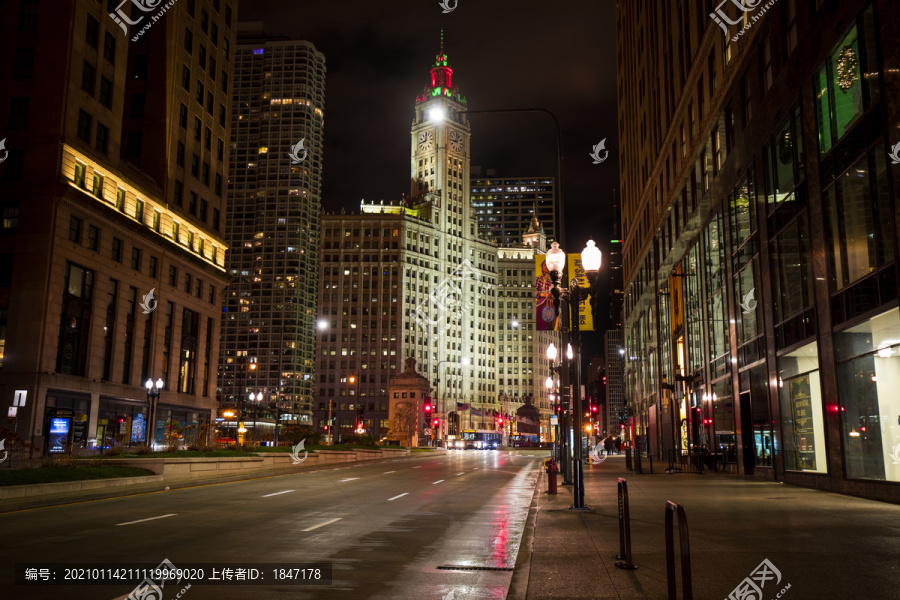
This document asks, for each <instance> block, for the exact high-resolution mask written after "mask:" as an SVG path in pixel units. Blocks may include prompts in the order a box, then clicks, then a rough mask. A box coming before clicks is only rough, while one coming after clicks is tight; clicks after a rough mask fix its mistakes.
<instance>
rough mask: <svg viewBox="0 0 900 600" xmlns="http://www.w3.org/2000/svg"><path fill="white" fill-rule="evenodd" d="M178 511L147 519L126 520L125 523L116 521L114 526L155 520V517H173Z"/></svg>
mask: <svg viewBox="0 0 900 600" xmlns="http://www.w3.org/2000/svg"><path fill="white" fill-rule="evenodd" d="M177 514H178V513H170V514H168V515H160V516H158V517H150V518H149V519H139V520H137V521H128V522H127V523H116V527H119V526H121V525H134V524H135V523H143V522H144V521H155V520H156V519H165V518H166V517H174V516H175V515H177Z"/></svg>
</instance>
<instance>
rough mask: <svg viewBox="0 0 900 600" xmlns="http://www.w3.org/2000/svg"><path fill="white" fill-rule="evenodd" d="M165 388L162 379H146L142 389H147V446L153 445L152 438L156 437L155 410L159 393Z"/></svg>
mask: <svg viewBox="0 0 900 600" xmlns="http://www.w3.org/2000/svg"><path fill="white" fill-rule="evenodd" d="M163 386H165V382H164V381H163V380H162V377H160V378H159V379H157V380H156V382H154V381H153V379H148V380H147V382H146V383H144V387H145V388H147V405H148V406H147V411H148V414H147V445H148V446H149V445H151V444H153V438H154V437H155V435H156V408H157V406H158V405H159V392H160V390H162V389H163Z"/></svg>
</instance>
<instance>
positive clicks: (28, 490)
mask: <svg viewBox="0 0 900 600" xmlns="http://www.w3.org/2000/svg"><path fill="white" fill-rule="evenodd" d="M142 468H146V467H142ZM162 481H163V476H162V475H146V476H144V477H116V478H112V479H85V480H84V481H61V482H59V483H35V484H33V485H9V486H3V487H0V500H9V499H12V498H30V497H32V496H50V495H54V494H67V493H71V492H83V491H88V490H102V489H109V488H114V487H123V486H128V485H137V484H140V483H153V482H162Z"/></svg>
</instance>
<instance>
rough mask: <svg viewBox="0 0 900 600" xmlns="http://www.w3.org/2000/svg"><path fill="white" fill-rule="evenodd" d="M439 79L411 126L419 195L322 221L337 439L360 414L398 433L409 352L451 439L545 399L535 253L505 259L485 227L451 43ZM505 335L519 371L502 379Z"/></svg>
mask: <svg viewBox="0 0 900 600" xmlns="http://www.w3.org/2000/svg"><path fill="white" fill-rule="evenodd" d="M430 75H431V76H430V84H429V85H428V86H426V89H425V91H424V93H423V94H422V95H420V96H419V97H418V98H417V100H416V103H415V118H414V121H413V125H412V129H411V132H410V133H411V147H410V168H411V175H412V186H411V190H410V196H409V198H408V199H407V198H405V197H404V198H403V199H401V200H400V201H390V202H388V203H387V204H384V203H383V202H382V203H365V202H362V203H361V205H360V212H359V213H358V214H346V213H345V212H344V211H342V213H341V214H329V215H325V216H324V217H323V219H322V230H323V236H322V241H321V253H322V261H321V265H320V268H319V280H320V282H321V284H320V288H319V308H318V320H319V330H318V343H317V349H316V360H317V371H316V399H315V402H316V406H315V419H316V426H317V427H318V428H320V430H324V428H325V427H326V426H327V425H328V424H329V415H330V417H331V418H332V419H336V421H331V423H332V425H334V426H336V427H337V429H338V432H339V434H340V435H345V434H349V433H351V432H352V431H353V430H354V429H355V424H356V423H357V422H358V419H359V415H360V414H361V415H362V419H363V421H364V423H365V429H366V432H367V433H377V434H379V435H385V434H387V430H388V429H389V428H390V423H389V422H388V414H387V407H388V406H389V398H388V389H387V384H388V382H389V381H390V378H391V377H392V376H393V375H396V374H397V372H398V370H401V369H402V364H403V363H402V361H404V360H405V359H406V358H414V359H415V360H416V363H417V364H418V365H420V367H419V369H420V372H422V373H423V374H425V376H426V377H428V379H429V381H431V382H432V386H433V390H432V392H431V393H432V394H433V401H434V402H435V408H434V418H436V419H437V420H438V421H439V427H438V429H439V431H438V434H439V436H440V437H445V436H447V435H453V436H456V435H459V434H460V431H461V430H463V429H492V430H496V429H498V428H499V422H498V418H497V417H498V416H499V414H501V412H503V409H504V406H503V402H504V401H507V399H508V398H519V399H520V400H521V399H522V398H523V397H524V396H525V395H532V397H534V399H535V402H536V403H538V402H543V403H544V404H545V405H546V398H544V397H543V396H540V397H539V396H538V395H535V394H534V389H535V387H536V386H535V385H534V382H535V380H536V379H535V375H534V369H535V366H534V363H533V362H529V360H530V359H531V358H532V356H531V353H532V346H531V344H533V341H534V337H533V336H534V334H535V333H536V332H534V331H533V328H534V327H533V320H534V315H533V295H534V292H533V289H534V287H533V286H534V260H533V254H534V252H535V251H536V250H535V249H534V247H532V246H520V247H517V248H508V249H505V250H504V251H503V252H502V253H500V254H498V248H497V246H496V245H495V244H494V243H493V242H491V241H488V240H486V239H484V238H483V237H481V236H480V235H479V231H478V228H477V220H476V214H475V210H474V209H473V203H472V202H471V201H470V189H469V185H470V181H471V173H470V158H469V157H470V149H469V138H470V128H469V123H468V120H467V119H466V116H465V111H466V107H467V101H466V99H465V98H464V97H463V96H462V95H461V94H460V93H459V90H458V89H457V88H456V87H455V86H454V84H453V81H452V78H453V71H452V68H451V67H450V66H449V63H448V61H447V57H446V55H445V54H444V53H443V49H442V50H441V52H440V54H439V55H438V56H437V57H436V60H435V63H434V64H433V66H432V69H431V74H430ZM529 218H530V215H529ZM523 233H524V232H523ZM532 237H533V238H534V243H535V244H538V243H543V240H544V239H545V236H544V235H543V232H540V231H535V232H533V235H532ZM520 239H521V236H520ZM501 262H503V264H504V267H503V272H504V273H505V271H506V270H507V267H508V270H509V272H510V275H509V277H506V276H505V275H504V276H503V280H504V283H503V284H502V285H501V287H503V288H504V289H503V294H504V311H503V319H502V322H501V320H500V318H499V317H500V315H499V314H498V311H499V304H498V298H499V293H500V291H499V288H498V285H500V284H499V283H498V282H499V279H500V272H501V267H500V263H501ZM507 263H508V264H507ZM513 272H515V274H513ZM507 288H508V289H507ZM507 304H508V305H509V306H508V308H509V309H510V310H508V311H507V310H506V308H507V306H506V305H507ZM513 304H516V306H515V310H512V309H513ZM507 312H508V313H509V318H506V313H507ZM513 315H515V316H513ZM513 323H515V326H513ZM526 328H530V329H526ZM501 334H502V336H503V345H502V353H503V355H504V363H503V364H504V370H506V369H508V370H509V373H508V374H507V373H506V372H504V375H503V384H502V385H501V384H500V382H499V380H498V377H499V375H498V373H499V366H500V365H499V360H500V354H501V345H500V342H499V336H500V335H501ZM507 336H508V337H509V339H508V340H507ZM507 342H508V344H507ZM507 346H508V347H509V351H508V352H507V351H506V348H507ZM526 346H527V348H526ZM507 355H508V356H507ZM513 356H514V357H515V362H514V363H513V362H511V363H509V365H508V366H507V362H506V360H507V358H509V360H510V361H512V359H513ZM513 365H514V366H513ZM516 371H518V372H516ZM540 381H543V380H542V379H541V380H540ZM507 404H508V405H509V402H507ZM514 404H516V406H512V405H509V406H508V407H509V408H512V409H515V408H517V407H518V405H519V403H518V402H516V403H514ZM360 408H361V409H362V410H360ZM548 409H549V407H548V406H545V407H544V409H543V410H545V411H547V410H548ZM513 412H514V410H513ZM432 435H433V434H432ZM336 439H337V436H336Z"/></svg>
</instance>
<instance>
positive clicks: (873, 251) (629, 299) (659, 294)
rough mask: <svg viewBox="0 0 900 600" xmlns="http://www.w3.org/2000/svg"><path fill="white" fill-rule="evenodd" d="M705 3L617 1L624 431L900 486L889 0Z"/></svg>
mask: <svg viewBox="0 0 900 600" xmlns="http://www.w3.org/2000/svg"><path fill="white" fill-rule="evenodd" d="M706 9H707V7H706V6H705V3H702V2H685V3H682V4H681V5H679V6H678V7H676V6H675V5H669V4H667V3H663V5H660V6H659V7H657V6H655V5H652V6H651V5H650V4H649V3H642V2H638V3H620V4H619V12H618V28H619V39H620V40H621V51H620V54H619V89H620V90H621V92H620V98H619V106H620V119H619V122H620V124H621V125H620V127H621V131H620V137H621V140H622V147H623V148H626V150H625V151H624V153H623V157H622V162H621V164H620V171H621V180H622V183H623V194H622V204H623V226H624V232H625V235H624V239H625V242H624V256H625V290H626V298H625V338H626V356H627V359H628V360H627V366H626V383H627V388H626V389H627V394H628V402H629V405H630V407H631V408H632V410H633V413H634V416H633V417H632V419H633V420H632V423H631V425H632V428H633V432H634V435H635V436H636V437H637V440H636V441H637V442H639V443H640V444H641V446H640V447H641V449H642V451H644V452H650V453H653V454H655V455H656V456H658V457H665V456H667V455H669V456H671V455H672V454H673V453H674V454H675V455H687V454H693V453H695V452H697V451H698V450H700V451H701V452H702V453H704V454H705V452H707V451H708V452H709V453H710V455H711V458H712V459H714V460H716V461H717V463H718V465H719V466H720V468H724V469H726V470H729V471H731V472H735V473H741V474H747V475H753V476H756V477H761V478H765V479H770V480H777V481H785V482H789V483H796V484H800V485H807V486H812V487H818V488H822V489H830V490H833V491H836V492H842V493H848V494H856V495H861V496H867V497H871V498H878V499H885V500H894V501H896V500H897V499H898V498H900V492H898V490H900V488H898V486H897V483H898V482H900V466H898V465H900V459H898V452H897V450H898V448H900V426H898V422H897V415H898V414H900V399H898V396H897V394H896V391H895V390H896V381H897V379H898V377H900V313H898V297H897V290H898V279H897V277H898V275H897V268H896V260H895V257H896V256H897V252H898V235H897V218H896V213H895V207H893V205H892V203H893V201H894V198H895V196H896V186H897V177H898V167H897V166H896V164H892V156H891V154H890V153H891V148H892V146H894V144H896V143H897V141H900V140H898V139H896V138H897V134H896V131H897V124H898V123H900V102H898V100H897V98H898V95H897V94H896V93H895V92H896V90H897V88H898V84H900V79H898V75H897V71H896V69H894V68H893V67H891V65H894V64H895V63H896V62H897V59H898V57H900V49H898V46H897V40H896V36H894V35H893V27H892V24H893V23H895V22H897V19H898V17H900V12H898V6H897V5H896V3H891V2H883V1H876V2H864V1H854V0H849V1H846V2H844V1H842V2H828V1H823V0H784V1H783V2H781V3H779V9H778V10H769V11H767V12H765V13H764V14H763V13H760V14H756V12H755V11H756V10H758V9H747V12H743V11H739V10H738V8H737V6H736V5H734V6H733V5H732V3H722V4H721V5H720V6H719V7H718V8H717V9H716V15H717V20H718V21H721V22H720V23H718V22H717V21H714V20H713V19H711V18H709V15H708V13H709V12H710V11H709V10H706ZM729 23H735V24H734V25H729ZM742 27H743V28H745V29H744V30H743V31H744V32H743V33H742V34H741V35H738V31H740V30H741V28H742ZM723 30H725V32H726V35H725V36H724V37H723V35H722V32H723ZM670 43H671V46H669V45H668V44H670ZM675 57H678V58H677V59H676V58H675ZM647 82H650V83H649V88H645V87H644V86H645V85H647ZM894 154H896V153H894ZM896 162H900V160H897V161H896Z"/></svg>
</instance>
